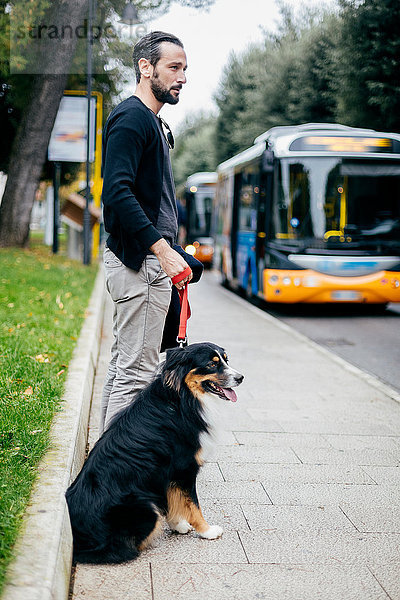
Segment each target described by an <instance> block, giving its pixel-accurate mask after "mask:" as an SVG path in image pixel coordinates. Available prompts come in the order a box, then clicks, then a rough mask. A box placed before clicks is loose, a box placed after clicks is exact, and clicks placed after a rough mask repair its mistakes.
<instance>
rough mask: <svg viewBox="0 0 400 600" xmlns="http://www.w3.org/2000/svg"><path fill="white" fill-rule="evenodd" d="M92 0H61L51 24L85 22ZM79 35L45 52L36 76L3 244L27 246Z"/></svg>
mask: <svg viewBox="0 0 400 600" xmlns="http://www.w3.org/2000/svg"><path fill="white" fill-rule="evenodd" d="M87 7H88V0H57V1H56V2H54V4H53V12H52V15H51V17H50V18H49V23H52V24H55V25H58V26H59V27H60V28H61V27H62V26H63V25H65V24H68V25H71V26H72V28H73V29H74V30H75V28H76V27H78V26H79V25H81V23H82V21H83V19H84V16H85V11H86V10H87ZM76 43H77V38H76V36H71V37H68V36H67V37H66V38H65V39H63V40H60V42H59V43H58V44H57V45H56V47H54V43H53V44H52V45H51V52H50V51H48V52H47V53H46V48H44V57H45V58H44V61H45V62H44V68H43V70H42V71H41V74H39V75H36V76H35V77H34V80H33V85H32V94H31V99H30V102H29V104H28V106H27V108H26V110H25V112H24V114H23V117H22V120H21V123H20V125H19V127H18V131H17V135H16V138H15V141H14V144H13V148H12V152H11V156H10V166H9V171H8V179H7V184H6V188H5V190H4V195H3V200H2V203H1V206H0V246H3V247H4V246H26V245H27V243H28V241H29V224H30V219H31V212H32V208H33V202H34V200H35V193H36V190H37V188H38V186H39V182H40V176H41V173H42V168H43V164H44V162H45V160H46V152H47V147H48V144H49V140H50V135H51V131H52V129H53V125H54V121H55V118H56V116H57V111H58V107H59V105H60V101H61V98H62V95H63V92H64V89H65V86H66V83H67V79H68V72H69V69H70V64H71V61H72V58H73V56H74V52H75V47H76Z"/></svg>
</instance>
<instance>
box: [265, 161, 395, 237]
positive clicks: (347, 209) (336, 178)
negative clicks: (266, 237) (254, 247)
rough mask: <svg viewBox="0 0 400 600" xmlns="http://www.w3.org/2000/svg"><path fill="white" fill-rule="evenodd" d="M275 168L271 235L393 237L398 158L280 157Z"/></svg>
mask: <svg viewBox="0 0 400 600" xmlns="http://www.w3.org/2000/svg"><path fill="white" fill-rule="evenodd" d="M277 169H278V178H277V185H276V186H275V190H274V201H273V207H272V215H271V229H272V231H271V237H272V239H275V240H277V241H278V240H282V243H286V244H287V243H289V244H290V245H292V244H293V245H297V243H296V240H298V241H300V240H301V242H302V244H303V245H304V243H307V242H308V241H310V242H311V239H313V240H320V241H322V242H327V241H329V242H332V241H340V242H345V241H347V242H351V241H356V240H360V239H363V240H366V239H368V240H370V241H371V242H372V241H373V240H378V239H382V238H383V239H384V240H392V241H397V242H398V241H399V239H400V162H396V161H391V160H368V159H362V160H361V159H348V158H343V157H339V158H338V157H334V158H333V157H332V158H319V157H315V158H303V157H302V158H291V159H281V160H280V161H279V163H278V165H277ZM283 241H284V242H283Z"/></svg>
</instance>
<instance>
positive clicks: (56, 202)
mask: <svg viewBox="0 0 400 600" xmlns="http://www.w3.org/2000/svg"><path fill="white" fill-rule="evenodd" d="M60 179H61V163H59V162H57V161H56V162H55V163H54V173H53V189H54V192H53V254H57V253H58V227H59V214H60V198H59V189H60Z"/></svg>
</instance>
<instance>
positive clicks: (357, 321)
mask: <svg viewBox="0 0 400 600" xmlns="http://www.w3.org/2000/svg"><path fill="white" fill-rule="evenodd" d="M263 308H264V309H265V310H267V311H268V312H269V313H270V314H271V315H273V316H274V317H276V318H278V319H280V320H281V321H283V322H284V323H287V324H288V325H290V326H291V327H293V328H294V329H295V330H297V331H299V332H301V333H302V334H304V335H306V336H307V337H308V338H310V339H312V340H313V341H315V342H317V343H318V344H320V345H321V346H324V347H326V348H329V350H331V351H332V352H334V353H335V354H337V355H339V356H341V357H342V358H344V359H346V360H347V361H349V362H350V363H352V364H353V365H356V366H357V367H359V368H360V369H362V370H363V371H366V372H368V373H370V374H372V375H374V376H375V377H377V378H378V379H380V380H381V381H383V382H384V383H387V384H388V385H390V386H391V387H393V388H395V389H396V390H398V391H400V304H389V306H388V308H387V309H386V310H384V311H379V310H378V311H376V310H373V309H368V308H366V307H363V306H361V307H356V306H345V305H340V306H338V305H335V306H329V305H328V306H307V305H303V306H296V307H293V306H288V307H284V306H282V305H280V306H278V307H277V306H276V305H274V306H273V307H271V305H269V306H267V305H263Z"/></svg>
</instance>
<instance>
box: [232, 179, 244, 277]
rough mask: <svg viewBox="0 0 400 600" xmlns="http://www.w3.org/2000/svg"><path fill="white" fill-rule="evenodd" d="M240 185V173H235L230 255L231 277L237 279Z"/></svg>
mask: <svg viewBox="0 0 400 600" xmlns="http://www.w3.org/2000/svg"><path fill="white" fill-rule="evenodd" d="M241 183H242V173H235V179H234V184H233V206H232V229H231V253H232V276H233V277H234V278H235V277H237V260H236V254H237V242H238V240H237V236H238V218H239V195H240V188H241Z"/></svg>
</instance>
